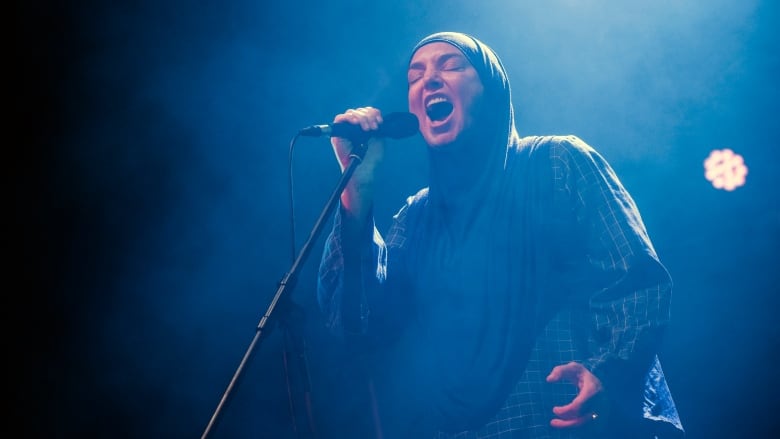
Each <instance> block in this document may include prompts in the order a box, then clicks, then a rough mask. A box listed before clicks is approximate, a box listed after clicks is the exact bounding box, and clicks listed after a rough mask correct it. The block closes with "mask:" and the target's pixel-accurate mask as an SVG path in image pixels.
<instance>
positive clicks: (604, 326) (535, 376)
mask: <svg viewBox="0 0 780 439" xmlns="http://www.w3.org/2000/svg"><path fill="white" fill-rule="evenodd" d="M523 142H546V143H548V144H549V148H548V149H547V150H548V151H549V153H550V164H551V166H552V169H553V178H554V182H553V183H554V186H555V194H556V197H557V201H556V202H563V203H567V204H568V209H567V210H568V211H569V212H571V213H572V215H573V217H574V219H575V221H576V223H577V226H578V227H579V228H580V229H581V230H584V231H586V233H587V235H588V239H587V240H586V245H587V249H585V250H586V254H587V258H588V261H587V263H588V264H589V267H590V268H592V270H594V271H598V272H600V273H615V275H614V276H612V277H611V278H615V279H621V278H628V277H630V275H632V274H633V273H635V272H637V271H642V272H643V273H644V270H646V269H647V267H646V265H648V263H649V264H650V265H654V266H655V271H652V270H651V271H648V273H653V276H655V277H654V279H651V280H652V282H645V283H639V284H637V288H635V289H631V290H625V289H620V288H617V287H614V286H610V285H605V286H604V287H603V289H601V290H600V291H597V292H596V293H594V294H593V296H592V298H591V301H590V304H589V310H588V314H589V316H588V317H589V325H590V326H591V328H590V331H589V332H591V334H589V335H586V336H585V337H587V345H588V347H589V351H590V352H589V355H588V357H587V358H581V356H582V355H583V353H582V349H581V348H580V349H577V348H575V346H580V344H579V343H578V341H577V340H578V339H577V337H583V335H582V334H579V335H578V334H575V333H574V331H575V330H576V328H580V326H575V324H574V323H575V322H574V321H573V319H572V314H571V312H570V310H569V309H568V308H566V307H563V308H562V310H561V311H560V312H559V313H558V314H557V315H556V316H555V317H554V318H553V319H552V320H551V321H550V322H548V324H547V325H546V327H545V328H544V330H543V331H542V333H541V335H540V336H539V337H538V338H537V340H536V344H535V346H534V348H533V351H532V354H531V357H530V360H529V361H528V363H527V365H525V371H524V374H523V375H522V378H521V379H520V380H519V381H518V382H517V384H516V385H515V387H514V389H513V390H512V391H511V393H510V395H509V397H508V398H507V399H506V401H505V403H504V405H503V406H502V407H501V408H500V409H499V411H498V412H497V413H496V414H495V416H494V417H493V418H492V419H490V420H489V421H488V422H487V423H486V424H485V425H484V426H482V427H481V428H480V429H478V430H476V431H465V432H461V433H457V434H446V433H443V432H438V433H437V434H436V435H435V439H487V438H491V439H492V438H496V439H509V438H528V439H548V438H549V439H574V438H577V437H578V436H577V434H578V431H577V430H576V429H574V430H572V429H566V430H559V429H554V428H552V427H550V426H549V422H550V419H551V418H552V416H553V414H552V407H553V406H555V405H563V404H565V403H566V402H569V401H571V399H572V398H573V397H574V396H575V394H576V388H575V386H573V385H571V384H568V383H553V384H551V383H547V382H546V381H545V377H546V376H547V374H549V372H550V370H551V369H552V368H553V367H554V366H556V365H559V364H564V363H567V362H569V361H579V362H581V363H582V364H584V365H585V366H586V367H587V368H588V369H589V370H591V371H593V372H594V374H596V376H598V377H599V378H602V381H604V378H605V376H604V375H602V374H601V373H602V371H603V368H605V366H607V365H608V364H609V363H610V361H612V360H625V359H629V358H631V356H632V354H633V353H634V352H635V350H636V349H637V347H638V346H639V345H641V344H643V343H645V344H646V343H656V342H657V340H655V339H654V338H653V337H655V336H654V335H648V334H652V333H653V332H652V331H653V330H656V329H658V328H661V327H663V326H665V325H666V324H667V323H668V320H669V305H670V299H671V279H670V278H669V277H668V275H667V274H666V271H665V269H663V266H662V265H661V264H660V262H658V260H657V256H656V253H655V250H654V248H653V246H652V244H651V241H650V239H649V237H648V235H647V231H646V229H645V226H644V224H643V222H642V219H641V217H640V215H639V211H638V209H637V206H636V204H635V203H634V200H633V199H632V198H631V196H630V195H629V193H628V192H627V191H626V189H625V188H624V187H623V185H622V183H621V182H620V180H619V179H618V177H617V176H616V175H615V173H614V171H613V169H612V168H611V167H610V165H609V164H608V163H607V162H606V161H605V160H604V159H603V157H601V155H599V154H598V153H597V152H596V151H595V150H593V149H592V148H591V147H590V146H588V145H587V144H585V143H584V142H582V141H581V140H580V139H578V138H576V137H574V136H566V137H563V136H550V137H545V138H539V137H533V138H524V139H523ZM419 196H420V194H418V196H417V197H419ZM416 201H417V199H416V198H415V197H410V199H409V200H408V203H414V202H416ZM404 212H405V210H404V209H401V211H400V212H399V214H397V215H396V217H395V221H394V223H393V225H392V226H391V229H390V230H389V231H388V233H387V238H386V241H385V240H383V237H382V236H381V235H380V234H379V233H378V232H377V231H376V229H375V228H374V230H373V232H372V233H373V235H372V236H366V237H365V238H366V243H368V242H370V243H371V247H372V251H371V252H368V254H370V255H371V257H370V258H368V259H366V260H364V263H365V264H366V268H365V269H364V271H363V272H364V273H372V275H373V276H374V277H376V278H379V279H380V280H381V279H382V277H383V276H385V275H390V276H392V273H390V274H387V273H385V272H384V271H383V263H385V262H386V257H387V252H392V251H393V249H394V248H400V247H402V246H404V244H405V240H406V227H408V225H407V224H406V222H405V215H404ZM340 229H341V216H340V214H337V215H336V217H335V221H334V230H333V232H332V233H331V235H330V237H329V238H328V241H327V242H326V246H325V251H324V253H323V258H322V261H321V266H320V274H319V292H318V294H319V300H320V305H321V307H322V309H323V311H324V312H325V314H326V315H327V316H328V326H329V327H331V328H332V329H335V330H338V329H339V328H340V321H341V315H340V307H339V306H338V304H339V303H340V296H339V294H340V287H341V285H342V279H341V275H342V274H343V268H344V267H343V255H342V254H341V242H340ZM367 245H368V244H367ZM372 266H373V267H372ZM642 276H644V277H645V278H646V277H647V276H645V275H644V274H643V275H642ZM640 277H641V276H640ZM627 285H630V282H629V283H627ZM361 317H362V318H363V319H364V320H367V319H369V318H370V310H369V309H367V307H365V306H363V307H362V308H361ZM593 334H602V335H603V334H606V336H604V337H599V338H598V339H597V338H596V337H595V336H594V335H593ZM655 361H656V362H657V358H656V360H655ZM518 367H523V365H518ZM654 371H655V373H656V377H657V376H658V374H659V373H660V374H661V378H662V373H661V372H660V365H658V367H657V369H654ZM605 383H606V382H605ZM663 385H664V386H665V382H663ZM664 388H665V387H664ZM666 390H667V392H653V393H652V394H653V395H656V396H659V397H660V398H662V400H656V401H649V400H648V401H649V402H651V403H652V404H651V405H652V406H654V407H655V409H654V410H655V412H658V411H660V412H664V413H666V414H668V415H669V416H666V417H661V418H659V417H656V418H653V417H652V416H650V413H649V412H648V413H646V418H649V419H655V420H660V421H664V422H666V423H667V424H672V425H673V426H674V427H675V428H674V429H673V431H680V432H681V431H682V426H681V425H680V423H679V418H677V414H676V409H675V408H674V403H673V401H672V400H671V396H670V394H669V393H668V389H666ZM651 437H653V436H648V438H651Z"/></svg>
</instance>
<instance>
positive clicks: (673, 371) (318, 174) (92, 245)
mask: <svg viewBox="0 0 780 439" xmlns="http://www.w3.org/2000/svg"><path fill="white" fill-rule="evenodd" d="M480 3H481V2H463V1H460V0H453V1H433V0H416V1H408V0H401V1H395V2H389V1H388V2H375V3H371V2H357V1H346V0H341V1H336V2H330V3H325V2H323V3H318V2H313V1H295V0H291V1H288V2H284V4H282V3H270V2H251V1H246V0H240V1H232V2H229V1H228V2H216V1H192V2H185V1H178V0H177V1H135V2H122V3H117V2H97V1H94V2H85V1H82V2H68V3H67V4H65V3H57V2H51V1H50V2H26V3H24V4H23V5H16V6H15V8H14V16H13V18H12V20H13V21H14V23H13V26H11V28H10V35H9V37H10V38H9V41H10V43H11V44H10V45H11V51H10V52H9V53H10V55H11V56H10V57H7V59H6V60H7V61H10V63H7V64H6V67H5V69H6V72H7V76H8V77H9V79H10V81H9V82H8V83H6V90H7V93H9V96H10V97H11V99H9V100H8V102H10V103H11V108H10V114H11V117H10V119H9V120H8V122H7V126H9V127H10V128H11V130H10V131H11V134H12V135H11V136H9V137H7V138H8V139H9V140H7V141H6V142H5V146H6V150H7V151H11V155H10V159H7V160H6V163H7V168H6V170H7V172H6V173H5V176H6V179H7V182H6V188H7V190H8V191H9V195H8V197H7V198H6V199H7V200H10V203H9V204H10V208H9V209H7V212H8V213H7V214H6V222H7V227H6V233H5V236H6V242H7V246H6V248H7V249H8V256H9V258H8V259H9V260H10V263H9V264H7V265H6V271H7V272H8V274H9V275H10V277H9V280H8V281H7V282H6V285H7V286H6V289H5V291H6V294H7V297H8V298H9V300H8V301H7V307H6V314H7V315H6V319H5V321H6V327H7V329H6V337H7V339H8V340H10V343H9V344H8V346H9V347H10V348H11V349H10V350H9V351H8V353H9V354H10V355H7V358H8V359H9V360H8V361H9V362H10V366H11V368H10V370H11V372H9V373H8V375H7V381H9V382H10V383H11V386H10V389H9V391H8V393H7V394H6V398H8V400H7V404H8V405H9V406H10V409H9V411H8V414H9V419H10V424H11V425H18V426H19V427H21V429H22V430H23V431H24V432H25V434H24V436H26V437H38V436H39V437H56V438H66V437H68V438H69V437H112V438H117V437H128V438H135V437H138V438H192V437H200V435H201V434H202V433H203V431H204V429H205V427H206V425H207V424H208V421H209V419H210V418H211V415H212V414H213V412H214V410H215V408H216V407H217V404H218V403H219V401H220V398H221V397H222V394H223V392H224V391H225V389H226V387H227V385H228V383H229V381H230V379H231V377H232V376H233V373H234V372H235V370H236V368H237V367H238V365H239V362H240V361H241V358H242V356H243V355H244V353H245V352H246V350H247V348H248V346H249V343H250V342H251V340H252V337H253V336H254V334H255V328H256V326H257V324H258V322H259V321H260V318H261V316H262V315H263V313H265V311H266V309H267V308H268V306H269V304H270V300H271V298H272V297H273V295H274V293H275V292H276V289H277V283H278V282H279V280H280V279H281V278H282V276H283V274H284V273H286V272H287V271H288V270H289V269H290V266H291V262H292V258H293V250H292V246H293V238H294V240H295V243H294V245H295V248H296V251H297V250H299V249H300V247H301V246H302V245H303V243H304V242H305V240H306V238H307V237H308V236H309V232H310V231H311V229H312V227H313V225H314V223H315V221H316V218H317V217H318V215H319V214H320V212H321V210H322V208H323V206H324V205H325V201H326V200H327V198H328V197H329V196H330V193H331V191H332V189H333V188H334V187H335V184H336V182H337V179H338V177H339V172H338V166H337V165H336V162H335V160H334V159H333V157H332V152H331V150H330V145H329V143H328V141H327V139H325V138H315V139H312V138H305V139H300V140H298V142H297V143H296V146H295V149H294V150H293V153H292V157H293V160H292V162H291V161H290V156H291V154H290V142H291V139H292V138H293V136H294V135H295V133H296V132H297V130H299V129H301V128H303V127H305V126H308V125H311V124H319V123H327V122H329V121H331V120H332V118H333V116H334V115H335V114H336V113H339V112H341V111H343V110H344V109H346V108H350V107H357V106H363V105H373V106H377V107H379V108H381V109H384V110H385V111H397V110H405V105H406V101H405V99H406V97H405V67H406V62H407V60H408V56H409V55H410V49H411V47H412V45H413V44H414V43H415V42H416V41H417V40H419V39H420V38H422V37H423V36H425V35H427V34H429V33H432V32H434V31H439V30H458V31H463V32H468V33H472V34H474V35H476V36H478V37H479V38H481V39H482V40H483V41H485V42H486V43H488V44H489V45H491V46H492V47H493V48H494V49H496V51H497V52H498V53H499V55H500V56H501V57H502V60H503V61H504V63H505V64H506V67H507V69H508V71H509V75H510V80H511V82H512V87H513V94H514V103H515V108H516V110H517V120H518V128H519V130H520V132H521V134H523V135H530V134H576V135H578V136H580V137H581V138H583V139H584V140H585V141H586V142H588V143H590V144H591V145H593V146H594V147H595V148H597V149H598V150H599V151H600V152H601V153H602V154H604V155H605V156H606V158H607V159H608V160H609V161H610V162H611V164H612V165H613V167H614V168H615V169H616V171H617V173H618V175H619V176H620V178H621V179H622V181H623V182H624V184H625V185H626V186H627V187H628V189H629V190H630V191H631V193H632V194H633V196H634V198H635V199H636V201H637V203H638V204H639V207H640V210H641V211H642V214H643V217H644V219H645V222H646V225H647V227H648V230H649V232H650V236H651V238H652V239H653V242H654V244H655V246H656V249H657V251H658V253H659V255H660V256H661V258H662V260H663V261H664V262H665V264H666V265H667V267H668V269H669V271H670V272H671V273H672V276H673V278H674V280H675V296H674V300H673V316H672V325H671V327H670V329H669V332H668V337H667V339H666V341H665V343H664V346H663V350H662V352H661V354H660V356H661V361H662V363H663V365H664V369H665V372H666V374H667V378H668V381H669V384H670V386H671V388H672V391H673V395H674V398H675V401H676V403H677V405H678V408H679V411H680V414H681V416H682V419H683V423H684V425H685V427H686V429H687V431H688V436H689V438H690V439H700V438H713V437H750V438H761V437H772V433H774V434H775V435H776V434H777V433H778V427H777V424H778V423H777V421H776V417H777V415H776V405H777V403H778V402H780V398H778V397H777V391H778V385H777V380H776V373H775V371H774V369H776V364H777V362H776V359H777V358H776V357H777V353H778V345H779V344H778V329H777V328H778V325H777V323H776V321H775V319H774V317H775V314H776V311H777V309H778V305H779V304H780V300H778V287H777V285H778V264H777V261H776V258H775V255H776V252H777V249H778V242H779V241H780V209H779V206H778V189H777V188H778V176H777V165H776V164H777V163H778V158H779V157H778V156H780V153H778V149H779V148H780V144H779V142H778V140H777V135H776V132H777V121H778V114H779V112H778V110H779V109H780V108H779V107H780V106H779V105H778V98H780V96H779V95H780V93H779V92H778V85H777V79H776V78H777V77H778V74H779V73H780V65H779V62H778V61H779V59H780V57H779V56H778V54H779V53H780V51H779V50H778V49H779V47H778V32H777V30H776V23H777V21H778V18H779V16H778V6H777V3H776V2H773V1H771V0H709V1H684V2H679V1H665V0H664V1H657V0H656V1H649V0H638V1H634V2H619V1H607V0H581V1H575V0H550V1H509V0H505V1H503V2H489V3H490V4H482V5H480V6H478V5H479V4H480ZM485 3H488V2H485ZM629 3H630V4H629ZM391 142H392V143H391V144H390V145H388V148H387V150H388V151H387V164H386V166H385V168H384V169H383V171H382V172H383V173H384V177H385V178H384V180H383V181H385V182H386V183H385V184H384V185H383V186H382V187H381V188H380V195H381V201H380V202H379V204H378V205H377V214H378V221H379V226H380V227H381V228H383V227H385V226H386V225H388V224H389V220H390V215H391V214H392V213H393V212H394V211H395V210H396V209H397V208H398V207H399V206H400V205H401V203H402V202H403V199H404V197H405V196H406V195H408V194H410V193H412V192H414V191H416V190H417V189H418V188H419V187H420V186H421V185H423V184H424V175H425V170H426V157H425V152H424V146H423V145H422V142H421V140H420V139H419V138H418V137H414V138H410V139H403V140H397V141H391ZM723 148H730V149H732V150H734V151H735V152H736V153H738V154H740V155H742V156H743V157H744V159H745V162H746V164H747V166H748V167H749V174H748V176H747V182H746V184H745V185H744V186H742V187H740V188H738V189H736V190H734V191H724V190H717V189H714V188H713V187H712V186H711V185H710V183H709V182H708V181H707V180H706V179H705V178H704V169H703V161H704V159H705V158H706V157H707V156H708V155H709V153H710V151H711V150H714V149H723ZM289 170H291V171H292V175H293V178H294V189H295V190H294V194H295V197H294V206H295V218H294V227H295V236H294V237H293V233H292V230H291V224H293V223H292V218H291V215H290V209H289V185H288V171H289ZM326 231H327V228H326ZM321 250H322V239H318V240H317V241H316V242H315V244H314V247H313V251H312V253H311V256H310V257H309V259H308V260H307V261H306V263H305V264H304V266H303V269H302V271H301V273H300V277H299V282H298V284H297V285H295V287H294V288H293V289H292V290H290V291H288V292H289V293H290V294H289V296H288V297H291V298H292V299H293V301H294V302H295V303H297V304H298V305H299V306H300V309H301V314H300V315H299V316H296V318H295V319H293V321H294V323H295V324H296V326H298V327H300V328H301V330H302V331H303V333H304V335H305V340H306V343H307V347H308V350H307V359H308V364H309V371H310V380H311V396H312V408H313V413H314V418H315V422H316V425H317V429H318V431H319V432H320V436H321V437H323V438H325V437H327V438H331V437H344V436H345V435H346V434H348V433H351V434H353V435H354V436H355V437H365V435H366V434H367V433H366V432H368V431H370V415H369V411H368V407H367V406H366V398H365V394H364V393H363V392H362V391H361V390H360V389H354V388H352V387H351V385H352V384H351V383H352V381H351V378H352V377H354V376H355V375H356V374H359V373H360V368H359V367H357V366H356V365H354V364H349V363H347V364H344V362H343V361H344V360H343V358H344V356H343V352H341V348H340V347H339V346H338V345H337V344H335V343H334V341H333V339H331V338H329V337H328V336H327V334H326V331H325V329H324V322H323V321H322V318H321V316H320V315H319V314H318V313H317V310H316V306H315V300H314V297H315V280H316V278H315V275H316V271H315V270H316V266H317V263H318V260H319V256H320V252H321ZM276 328H277V327H276V326H271V327H270V328H269V331H268V332H266V334H267V337H265V338H263V339H262V341H261V343H260V344H259V345H258V347H257V349H256V350H255V355H254V356H253V357H252V359H251V361H250V362H249V363H248V364H247V367H246V368H245V369H244V374H243V375H242V379H241V381H239V383H238V385H237V387H236V391H235V392H234V393H233V398H231V400H230V401H229V404H227V406H226V408H225V411H224V412H223V416H222V417H221V418H220V421H219V423H218V424H217V426H216V428H215V429H214V430H213V437H215V438H217V437H218V438H294V437H296V435H295V434H294V432H293V429H292V421H291V416H290V410H289V407H288V404H289V399H288V396H287V386H286V384H285V378H286V376H287V375H286V374H285V371H284V367H283V357H282V352H283V343H282V340H283V338H284V337H283V334H284V333H283V332H282V331H279V330H275V329H276ZM291 367H293V368H295V367H297V365H296V364H295V362H293V364H292V365H291ZM290 379H291V387H292V389H293V394H294V398H293V401H294V402H295V404H300V403H301V398H302V394H301V392H300V388H301V386H302V382H303V379H302V376H301V374H298V373H297V372H296V370H295V369H293V370H292V371H291V374H290ZM298 414H299V415H300V410H298Z"/></svg>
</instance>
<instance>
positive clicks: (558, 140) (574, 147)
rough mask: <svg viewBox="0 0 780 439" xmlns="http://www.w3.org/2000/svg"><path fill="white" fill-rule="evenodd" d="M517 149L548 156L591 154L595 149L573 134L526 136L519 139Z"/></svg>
mask: <svg viewBox="0 0 780 439" xmlns="http://www.w3.org/2000/svg"><path fill="white" fill-rule="evenodd" d="M518 146H519V148H518V149H519V150H528V151H529V153H530V154H531V155H539V154H545V153H546V154H549V157H550V158H561V157H566V156H572V155H579V156H581V155H586V156H587V155H591V154H595V153H596V150H595V149H594V148H593V147H592V146H590V145H589V144H588V143H586V142H585V141H583V140H582V139H580V138H579V137H577V136H575V135H571V134H570V135H548V136H526V137H523V138H521V139H520V142H519V145H518Z"/></svg>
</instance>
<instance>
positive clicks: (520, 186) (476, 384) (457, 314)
mask: <svg viewBox="0 0 780 439" xmlns="http://www.w3.org/2000/svg"><path fill="white" fill-rule="evenodd" d="M433 42H445V43H447V44H451V45H453V46H454V47H456V48H458V49H459V50H460V51H461V52H463V54H464V55H465V57H466V59H467V60H468V61H469V62H470V63H471V64H472V65H473V66H474V67H475V69H476V70H477V72H478V74H479V77H480V80H481V81H482V83H483V87H484V96H483V98H484V101H483V103H482V105H480V106H478V107H477V111H478V114H474V115H473V116H474V121H475V123H474V124H473V126H472V127H471V128H470V129H469V132H468V133H464V134H466V136H465V138H464V139H463V140H462V141H461V140H458V141H456V142H455V143H454V144H451V145H447V146H445V147H443V148H429V159H430V160H429V162H430V182H429V183H430V185H429V192H428V199H427V200H426V201H425V202H424V203H420V204H421V205H423V207H421V208H419V209H417V210H416V211H415V212H414V213H413V212H412V211H411V210H410V212H409V218H408V223H409V224H410V230H409V231H408V232H409V238H410V239H409V244H408V248H407V250H406V251H407V252H408V253H407V258H406V260H407V261H408V268H407V272H408V273H409V276H410V278H411V282H410V285H411V286H410V288H411V289H413V296H414V297H415V311H416V315H417V316H418V323H419V327H418V328H416V329H415V330H414V333H413V334H412V335H411V336H410V338H412V341H411V343H410V344H409V346H414V347H413V348H411V349H412V350H407V351H404V353H403V354H402V355H403V356H404V357H405V358H408V361H410V362H417V367H418V368H419V370H423V372H421V373H420V375H421V376H423V377H424V378H421V380H420V381H418V382H417V383H416V384H415V385H417V386H418V388H419V389H425V391H426V392H427V393H426V396H425V398H426V400H427V402H426V403H427V404H429V408H430V410H431V412H432V413H433V414H434V418H435V419H436V425H437V427H438V428H439V429H441V430H446V431H453V432H454V431H462V430H466V429H475V428H478V427H479V426H481V425H482V424H484V423H485V422H486V421H487V420H488V419H489V418H490V416H491V415H492V414H494V413H495V412H496V411H497V409H498V408H499V407H500V405H501V404H502V403H503V402H504V400H505V398H506V397H507V395H508V393H509V391H510V390H511V389H512V387H513V386H514V384H515V383H516V382H517V380H518V379H519V377H520V375H521V374H522V372H523V370H524V368H525V363H526V361H527V358H528V355H529V353H530V349H531V347H532V344H533V340H534V336H535V333H534V330H535V328H536V324H535V322H536V315H537V313H538V312H537V311H536V308H537V306H538V304H537V299H538V297H537V292H538V291H539V289H538V288H537V280H538V279H544V278H545V277H544V276H543V274H541V270H543V269H544V267H545V264H544V263H543V261H544V256H543V255H542V252H543V248H544V247H543V246H542V245H540V243H543V242H544V241H540V240H543V239H544V238H543V237H542V236H540V234H539V232H538V230H537V224H538V223H539V219H538V216H539V215H540V211H539V209H537V207H538V205H539V204H541V200H543V199H545V197H549V194H547V193H545V192H544V190H546V186H545V185H541V186H540V185H538V184H536V182H538V181H544V180H545V178H543V176H540V175H537V173H538V172H539V171H538V170H542V172H546V169H547V167H545V165H544V164H541V166H539V165H533V166H532V164H533V161H534V160H536V159H534V158H533V157H534V156H533V155H532V154H530V152H529V148H521V147H520V146H519V145H520V141H519V137H518V134H517V132H516V129H515V123H514V112H513V107H512V97H511V93H510V87H509V80H508V78H507V74H506V71H505V70H504V66H503V65H502V63H501V61H500V60H499V58H498V56H497V55H496V54H495V52H494V51H493V50H492V49H491V48H490V47H488V46H487V45H486V44H484V43H483V42H481V41H479V40H477V39H476V38H474V37H472V36H469V35H466V34H462V33H456V32H442V33H436V34H433V35H430V36H428V37H425V38H424V39H422V40H421V41H420V42H419V43H417V45H416V46H415V47H414V50H415V51H416V50H417V49H419V48H420V47H422V46H424V45H426V44H429V43H433ZM537 156H538V154H537ZM412 225H413V226H412ZM410 332H412V331H410ZM421 392H422V390H420V393H421Z"/></svg>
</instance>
